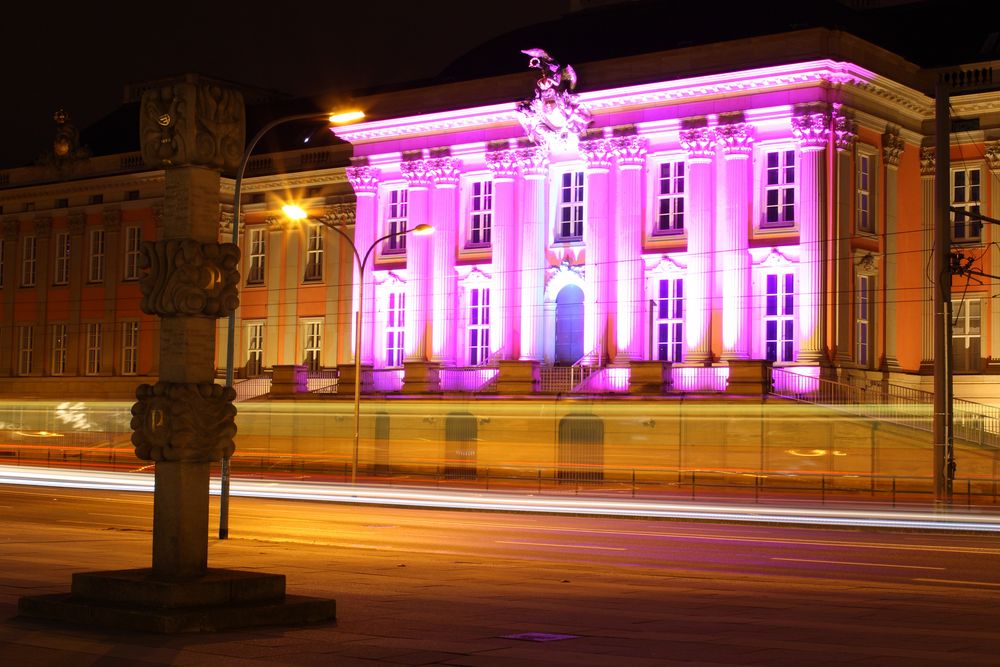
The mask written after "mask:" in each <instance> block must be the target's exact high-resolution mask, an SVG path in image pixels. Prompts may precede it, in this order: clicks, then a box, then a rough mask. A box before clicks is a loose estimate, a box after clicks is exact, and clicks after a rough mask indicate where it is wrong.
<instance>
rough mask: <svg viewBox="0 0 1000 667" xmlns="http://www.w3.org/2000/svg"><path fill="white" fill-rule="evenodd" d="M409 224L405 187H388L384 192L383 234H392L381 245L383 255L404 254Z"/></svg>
mask: <svg viewBox="0 0 1000 667" xmlns="http://www.w3.org/2000/svg"><path fill="white" fill-rule="evenodd" d="M409 224H410V191H409V190H408V189H407V188H406V187H400V186H395V187H389V188H387V189H386V191H385V225H384V227H383V229H384V230H385V233H384V234H383V236H384V235H385V234H392V235H393V236H390V237H389V238H387V239H386V240H385V241H384V242H383V243H382V254H383V255H403V254H405V253H406V231H407V229H409Z"/></svg>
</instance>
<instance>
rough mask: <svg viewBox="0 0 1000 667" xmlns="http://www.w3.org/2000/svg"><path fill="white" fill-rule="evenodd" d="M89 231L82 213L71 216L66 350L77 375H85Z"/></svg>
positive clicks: (69, 361)
mask: <svg viewBox="0 0 1000 667" xmlns="http://www.w3.org/2000/svg"><path fill="white" fill-rule="evenodd" d="M86 229H87V219H86V218H85V217H84V215H83V214H82V213H71V214H70V216H69V327H68V329H69V349H68V350H66V368H67V369H69V370H70V371H71V372H73V373H75V374H76V375H83V374H84V368H83V363H81V357H82V356H83V355H81V354H80V350H81V349H82V347H83V342H82V340H83V337H84V336H85V335H86V332H85V331H84V328H83V325H82V324H81V321H80V320H81V307H82V305H83V298H82V297H83V285H84V283H85V282H86V281H87V276H86V275H85V274H84V271H85V270H86V266H87V264H86V262H84V260H83V258H84V253H85V249H84V243H83V235H84V232H85V231H86ZM156 364H157V365H156V368H157V370H156V373H157V374H159V359H157V362H156Z"/></svg>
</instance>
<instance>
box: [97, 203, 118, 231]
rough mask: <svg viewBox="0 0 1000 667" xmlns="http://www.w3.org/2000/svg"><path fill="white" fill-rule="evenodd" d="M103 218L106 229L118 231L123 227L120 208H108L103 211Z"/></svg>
mask: <svg viewBox="0 0 1000 667" xmlns="http://www.w3.org/2000/svg"><path fill="white" fill-rule="evenodd" d="M101 219H102V220H103V221H104V229H105V230H106V231H109V232H117V231H120V230H121V228H122V210H121V209H120V208H106V209H104V210H103V211H101Z"/></svg>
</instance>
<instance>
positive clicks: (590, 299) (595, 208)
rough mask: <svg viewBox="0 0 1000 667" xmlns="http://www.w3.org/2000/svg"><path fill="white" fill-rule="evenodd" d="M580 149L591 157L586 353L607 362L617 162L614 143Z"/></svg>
mask: <svg viewBox="0 0 1000 667" xmlns="http://www.w3.org/2000/svg"><path fill="white" fill-rule="evenodd" d="M580 152H581V153H582V154H583V155H584V156H585V157H586V159H587V172H586V179H587V187H586V208H585V209H584V210H585V211H586V217H585V220H584V227H583V240H584V242H585V243H586V251H585V257H586V273H585V274H584V283H585V285H586V290H585V291H586V296H585V301H584V322H585V325H584V334H583V336H584V344H583V353H584V355H585V356H586V357H588V359H589V360H590V362H591V363H593V364H598V365H603V364H604V363H606V361H607V359H608V357H609V355H608V351H609V350H608V347H609V346H608V342H609V341H608V324H609V319H608V318H609V314H610V313H609V308H608V304H609V301H608V296H609V290H610V276H612V275H613V271H614V269H613V266H614V243H613V240H614V236H615V235H612V234H611V229H610V211H611V202H610V199H611V193H610V191H609V188H608V182H609V181H610V175H609V172H610V170H611V167H612V165H613V164H614V153H613V148H612V145H611V142H610V141H609V140H607V139H596V140H592V141H583V142H580Z"/></svg>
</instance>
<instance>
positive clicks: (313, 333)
mask: <svg viewBox="0 0 1000 667" xmlns="http://www.w3.org/2000/svg"><path fill="white" fill-rule="evenodd" d="M302 363H303V364H305V366H306V368H307V369H308V370H309V372H316V371H318V370H319V369H320V368H321V367H322V363H323V318H309V319H303V320H302Z"/></svg>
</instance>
